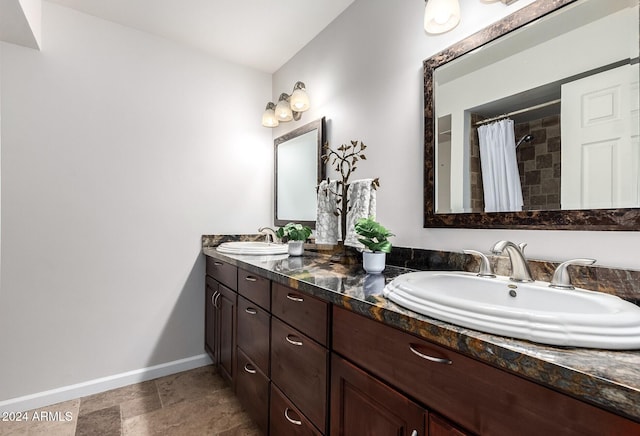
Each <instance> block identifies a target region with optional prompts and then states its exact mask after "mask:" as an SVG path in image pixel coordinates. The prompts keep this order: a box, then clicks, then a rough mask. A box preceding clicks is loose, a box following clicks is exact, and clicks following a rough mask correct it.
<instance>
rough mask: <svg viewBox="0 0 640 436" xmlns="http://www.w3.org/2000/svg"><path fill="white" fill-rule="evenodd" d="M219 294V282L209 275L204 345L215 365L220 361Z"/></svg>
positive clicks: (206, 293) (206, 292) (206, 294)
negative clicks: (218, 335)
mask: <svg viewBox="0 0 640 436" xmlns="http://www.w3.org/2000/svg"><path fill="white" fill-rule="evenodd" d="M218 295H219V294H218V283H217V282H216V281H215V280H213V279H211V278H209V277H207V280H206V291H205V301H204V303H205V311H204V324H205V326H204V347H205V350H206V351H207V353H209V356H211V360H213V364H214V365H217V364H218V362H219V355H218V351H219V348H218V344H219V342H220V341H219V340H217V339H216V335H217V334H218V327H217V325H216V324H217V321H218V316H217V299H218Z"/></svg>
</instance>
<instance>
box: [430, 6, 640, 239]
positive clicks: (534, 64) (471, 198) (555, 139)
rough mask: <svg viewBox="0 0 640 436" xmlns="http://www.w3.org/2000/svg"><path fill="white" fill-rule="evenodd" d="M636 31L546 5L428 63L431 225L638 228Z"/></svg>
mask: <svg viewBox="0 0 640 436" xmlns="http://www.w3.org/2000/svg"><path fill="white" fill-rule="evenodd" d="M638 23H639V20H638V0H616V1H613V2H608V1H606V2H603V1H601V0H539V1H536V2H534V3H532V4H531V5H529V6H526V7H524V8H522V9H521V10H519V11H517V12H515V13H514V14H512V15H510V16H508V17H507V18H505V19H504V20H502V21H500V22H498V23H496V24H494V25H492V26H490V27H488V28H486V29H484V30H482V31H480V32H478V33H476V34H475V35H472V36H470V37H469V38H467V39H465V40H462V41H460V42H459V43H457V44H455V45H454V46H452V47H450V48H448V49H446V50H444V51H443V52H441V53H438V54H437V55H435V56H433V57H432V58H430V59H427V60H425V62H424V79H425V88H424V104H425V112H424V114H425V173H424V177H425V180H424V183H425V184H424V191H425V199H424V207H425V209H424V225H425V227H450V226H453V227H476V228H490V227H496V228H500V227H502V228H516V227H520V228H545V229H549V228H555V229H590V230H598V229H601V230H638V229H639V228H640V213H639V209H638V208H639V207H640V144H639V136H638V125H639V121H638V120H639V116H640V115H639V112H638V106H639V100H640V98H639V94H638V76H639V70H640V69H639V66H638V51H639V45H638V41H639V36H638Z"/></svg>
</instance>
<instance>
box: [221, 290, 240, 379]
mask: <svg viewBox="0 0 640 436" xmlns="http://www.w3.org/2000/svg"><path fill="white" fill-rule="evenodd" d="M218 292H219V293H220V298H219V299H218V307H219V308H218V314H219V319H220V321H219V322H220V324H219V325H220V336H219V337H220V353H219V354H220V362H219V369H220V373H221V374H222V376H223V377H225V378H226V379H227V381H228V382H229V383H230V384H231V385H232V386H234V375H235V371H236V340H235V339H236V306H237V300H238V294H236V293H235V292H233V291H232V290H231V289H229V288H227V287H226V286H224V285H220V286H219V287H218ZM234 387H235V386H234Z"/></svg>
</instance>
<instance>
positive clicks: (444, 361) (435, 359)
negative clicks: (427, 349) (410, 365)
mask: <svg viewBox="0 0 640 436" xmlns="http://www.w3.org/2000/svg"><path fill="white" fill-rule="evenodd" d="M409 349H410V350H411V351H412V352H413V354H415V355H416V356H419V357H422V358H423V359H426V360H428V361H429V362H435V363H442V364H444V365H451V364H452V363H453V362H452V361H451V360H449V359H445V358H443V357H433V356H429V355H427V354H424V353H421V352H419V351H418V350H416V349H415V348H413V345H409Z"/></svg>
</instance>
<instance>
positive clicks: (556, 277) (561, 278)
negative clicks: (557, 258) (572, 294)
mask: <svg viewBox="0 0 640 436" xmlns="http://www.w3.org/2000/svg"><path fill="white" fill-rule="evenodd" d="M594 263H596V260H595V259H571V260H567V261H566V262H562V263H561V264H560V265H558V267H557V268H556V270H555V271H554V273H553V278H552V279H551V284H550V285H549V287H551V288H557V289H575V287H574V286H573V285H572V284H571V277H570V276H569V270H568V267H569V265H583V266H588V265H593V264H594Z"/></svg>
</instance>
